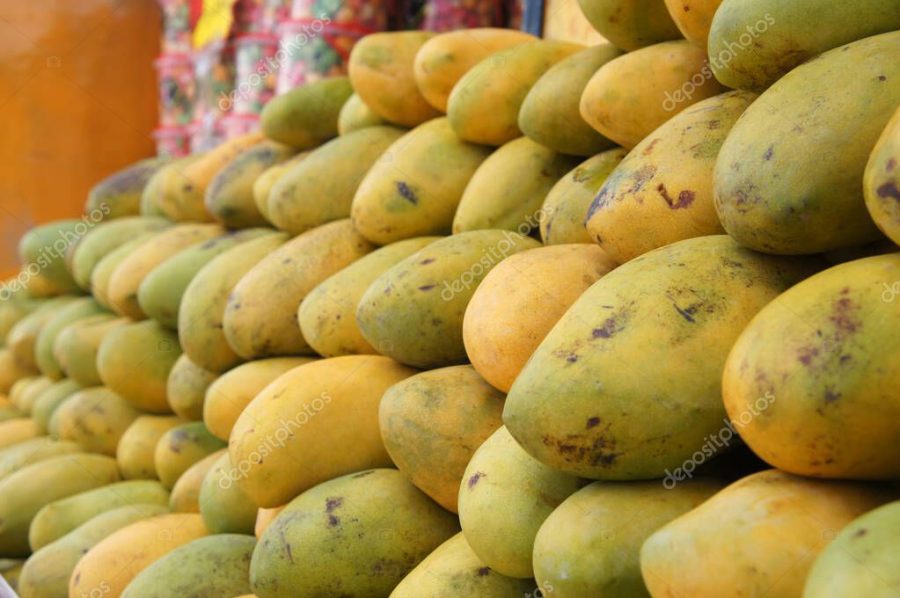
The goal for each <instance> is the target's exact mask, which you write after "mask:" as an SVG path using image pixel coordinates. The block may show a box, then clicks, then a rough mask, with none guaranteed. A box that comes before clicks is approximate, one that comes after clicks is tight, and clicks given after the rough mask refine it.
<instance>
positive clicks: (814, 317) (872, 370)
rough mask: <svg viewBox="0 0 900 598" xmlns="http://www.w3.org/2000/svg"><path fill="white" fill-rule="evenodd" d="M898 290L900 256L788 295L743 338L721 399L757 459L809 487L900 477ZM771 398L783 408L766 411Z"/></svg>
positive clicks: (845, 269)
mask: <svg viewBox="0 0 900 598" xmlns="http://www.w3.org/2000/svg"><path fill="white" fill-rule="evenodd" d="M896 280H900V253H891V254H887V255H881V256H875V257H869V258H865V259H861V260H856V261H852V262H848V263H845V264H842V265H840V266H835V267H833V268H829V269H828V270H825V271H824V272H821V273H819V274H818V275H816V276H813V277H812V278H809V279H808V280H805V281H803V282H801V283H799V284H798V285H796V286H794V287H792V288H791V289H789V290H788V291H786V292H785V293H783V294H782V295H780V296H779V297H778V298H776V299H775V300H774V301H773V302H772V303H770V304H769V305H767V306H766V307H765V308H764V309H763V310H762V311H760V312H759V313H758V314H757V315H756V317H755V318H754V319H753V321H751V322H750V324H749V325H748V326H747V327H746V328H745V329H744V331H743V333H742V334H741V335H740V337H739V338H738V339H737V342H736V343H735V344H734V347H733V348H732V350H731V353H730V355H729V356H728V361H727V362H726V364H725V372H724V375H723V378H722V394H723V398H724V402H725V408H726V410H727V411H728V415H729V417H730V418H731V420H732V421H733V422H735V426H736V427H738V431H739V432H740V434H741V438H743V439H744V441H745V442H746V443H747V444H748V445H749V446H750V448H751V449H753V451H754V452H755V453H756V454H757V455H759V456H760V457H761V458H763V459H764V460H766V461H767V462H768V463H770V464H772V465H773V466H776V467H778V468H779V469H782V470H784V471H787V472H790V473H794V474H799V475H804V476H810V477H822V478H830V479H833V478H850V479H870V480H875V479H895V478H897V477H900V455H898V454H897V451H895V450H892V448H891V447H892V446H894V443H895V440H896V438H897V434H898V433H900V428H898V425H897V421H898V416H900V401H898V400H897V392H896V389H897V383H898V381H897V372H898V371H900V340H898V339H897V335H896V334H894V330H895V329H896V324H897V323H900V306H898V304H897V303H896V302H894V301H893V299H892V297H893V296H892V295H891V293H890V290H889V289H890V286H891V285H892V284H893V281H896ZM885 281H891V282H885ZM886 299H892V301H891V302H887V301H886ZM764 396H773V397H774V400H773V401H771V404H770V405H769V406H768V407H766V408H765V409H763V410H760V409H759V407H758V406H757V403H758V401H759V398H760V397H764ZM749 415H754V417H752V418H751V417H748V416H749Z"/></svg>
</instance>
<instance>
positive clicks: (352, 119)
mask: <svg viewBox="0 0 900 598" xmlns="http://www.w3.org/2000/svg"><path fill="white" fill-rule="evenodd" d="M383 124H385V122H384V119H383V118H381V117H380V116H378V115H377V114H375V112H373V111H372V109H371V108H369V107H368V106H367V105H366V103H365V102H363V100H362V98H361V97H359V96H358V95H356V94H355V93H354V94H353V95H351V96H350V97H349V98H347V101H346V102H344V105H343V106H341V112H340V114H339V115H338V133H339V134H341V135H347V134H348V133H352V132H353V131H358V130H360V129H365V128H366V127H377V126H379V125H383Z"/></svg>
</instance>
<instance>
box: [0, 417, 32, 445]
mask: <svg viewBox="0 0 900 598" xmlns="http://www.w3.org/2000/svg"><path fill="white" fill-rule="evenodd" d="M40 435H41V429H40V427H39V426H38V425H37V424H36V423H35V421H34V420H33V419H31V418H30V417H28V416H27V415H23V416H22V417H17V418H12V419H8V420H6V421H4V422H0V449H5V448H10V447H13V446H15V445H17V444H19V443H20V442H25V441H28V440H31V439H32V438H37V437H38V436H40Z"/></svg>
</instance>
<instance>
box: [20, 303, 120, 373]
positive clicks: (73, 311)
mask: <svg viewBox="0 0 900 598" xmlns="http://www.w3.org/2000/svg"><path fill="white" fill-rule="evenodd" d="M105 313H109V312H107V311H106V310H105V309H104V308H103V307H102V306H101V305H100V304H99V303H97V302H96V301H94V300H93V299H91V298H90V297H80V298H78V299H75V300H73V301H71V302H70V303H68V304H67V305H65V306H64V307H62V308H60V309H59V310H57V311H56V313H54V315H53V317H51V318H50V319H49V320H47V322H46V323H45V324H44V326H42V327H41V331H40V333H39V334H38V336H37V339H36V340H35V345H34V360H35V363H37V366H38V369H39V370H41V373H42V374H43V375H44V376H46V377H47V378H50V379H51V380H62V378H63V376H64V372H63V370H62V368H61V367H60V364H59V362H58V361H57V359H56V356H55V355H54V354H53V345H54V343H55V342H56V337H57V336H58V335H59V333H60V331H62V329H63V328H65V327H66V326H68V325H69V324H72V323H74V322H77V321H79V320H83V319H85V318H88V317H91V316H96V315H99V314H105Z"/></svg>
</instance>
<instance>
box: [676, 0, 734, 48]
mask: <svg viewBox="0 0 900 598" xmlns="http://www.w3.org/2000/svg"><path fill="white" fill-rule="evenodd" d="M665 2H666V8H667V9H668V10H669V16H670V17H672V20H673V21H674V22H675V25H676V26H677V27H678V30H679V31H681V35H683V36H684V38H685V39H686V40H688V41H689V42H691V43H692V44H694V45H695V46H698V47H700V48H704V49H706V47H707V46H708V44H709V30H710V29H711V28H712V21H713V17H714V16H715V14H716V10H717V9H718V8H719V5H720V4H722V0H665Z"/></svg>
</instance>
